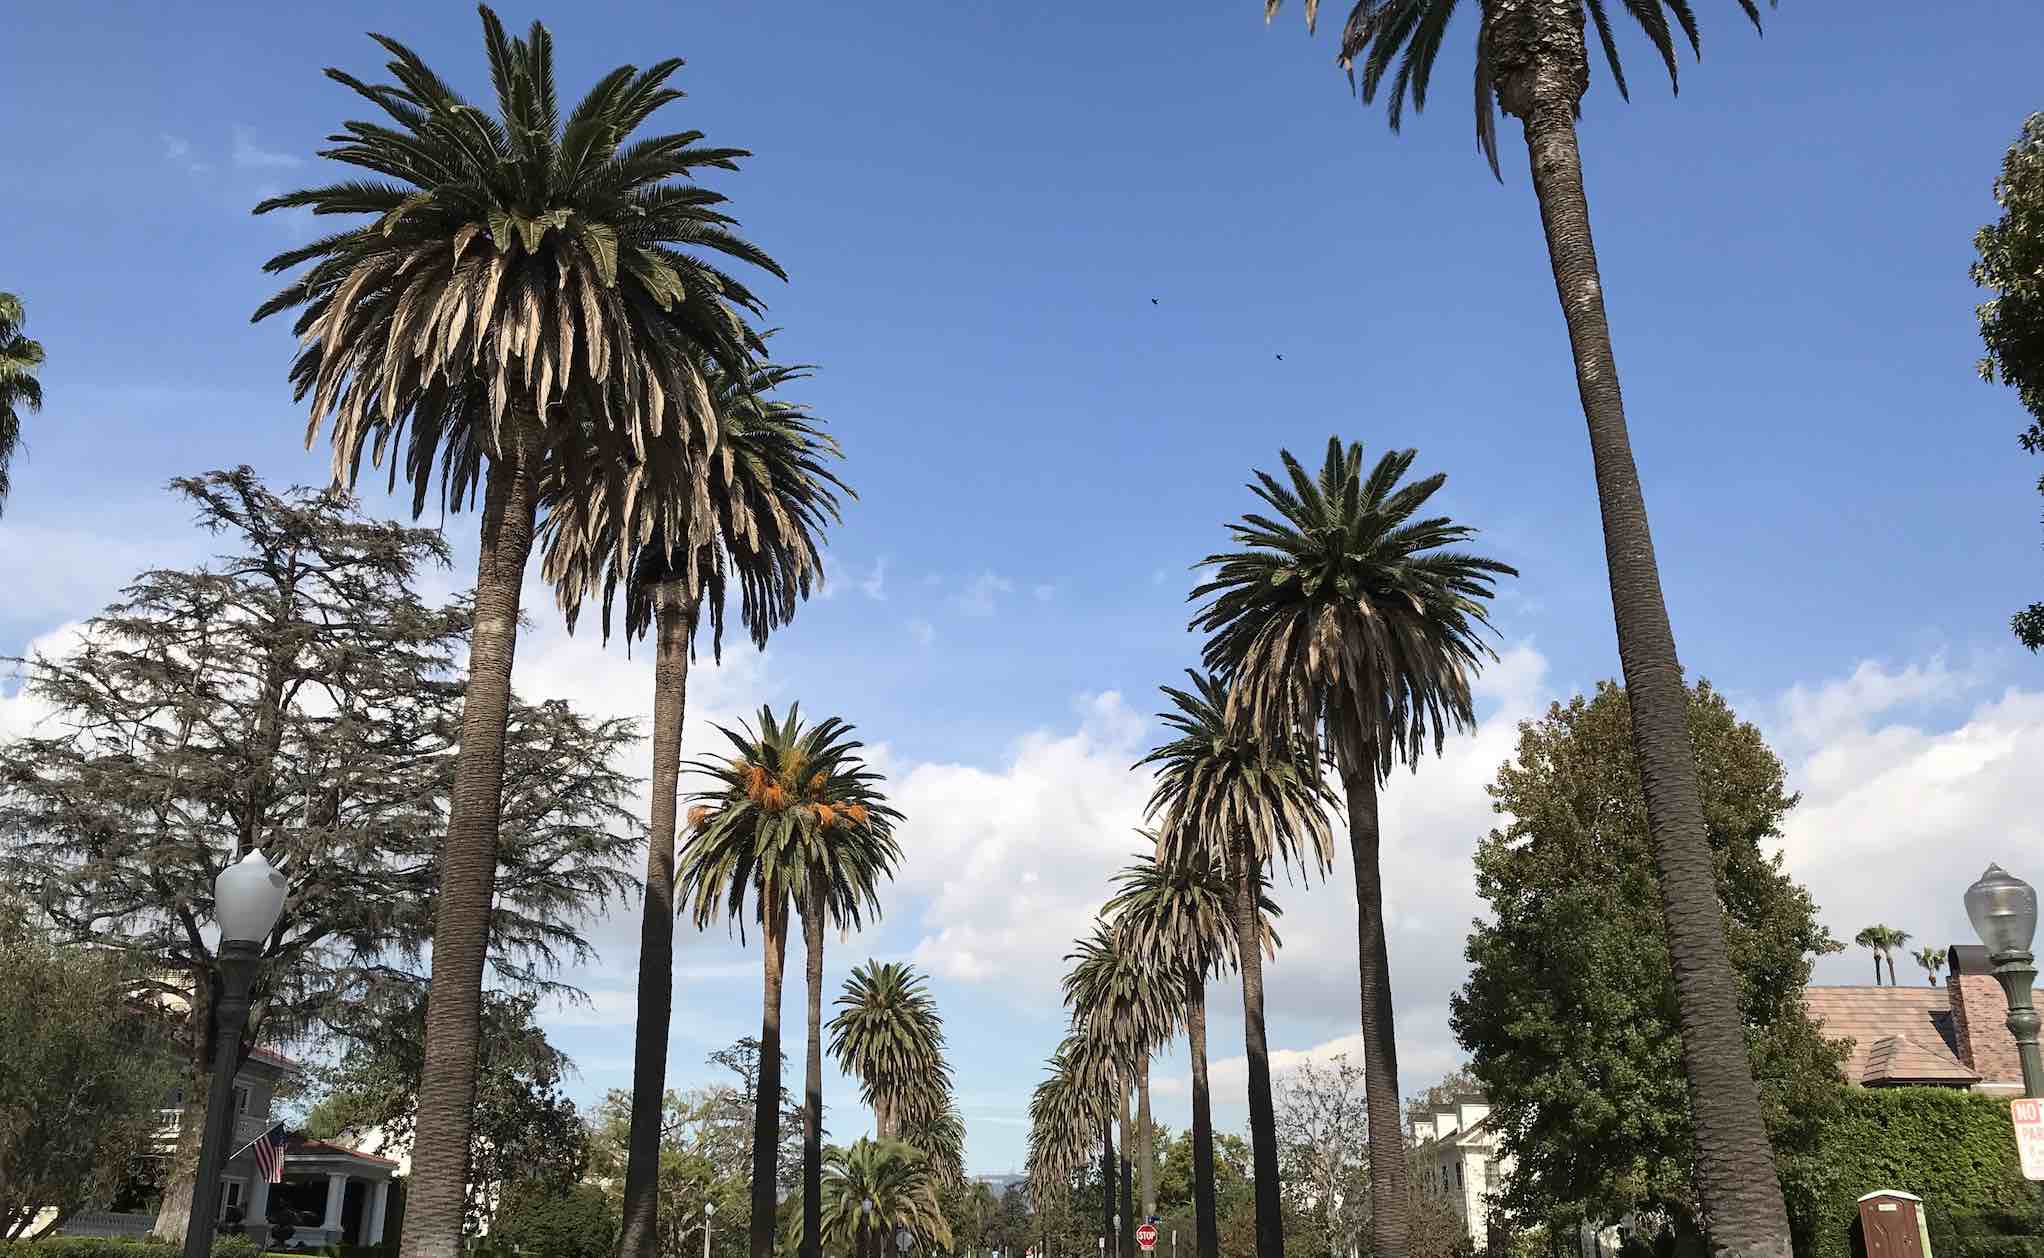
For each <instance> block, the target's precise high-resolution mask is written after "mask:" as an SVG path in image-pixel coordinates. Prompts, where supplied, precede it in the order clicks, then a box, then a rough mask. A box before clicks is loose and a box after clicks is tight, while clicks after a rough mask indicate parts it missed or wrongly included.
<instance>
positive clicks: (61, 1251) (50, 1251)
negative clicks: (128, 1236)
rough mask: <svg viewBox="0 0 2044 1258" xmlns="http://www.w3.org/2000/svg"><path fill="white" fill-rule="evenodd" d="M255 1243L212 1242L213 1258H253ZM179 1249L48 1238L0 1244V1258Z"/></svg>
mask: <svg viewBox="0 0 2044 1258" xmlns="http://www.w3.org/2000/svg"><path fill="white" fill-rule="evenodd" d="M256 1252H257V1251H256V1245H255V1242H254V1241H252V1240H249V1239H248V1238H247V1237H243V1236H222V1237H218V1238H216V1239H215V1240H214V1241H213V1258H256ZM182 1253H183V1250H182V1249H181V1248H179V1247H178V1246H176V1245H172V1244H169V1243H168V1242H166V1241H136V1240H120V1239H116V1238H114V1237H108V1236H52V1237H48V1238H46V1239H44V1240H39V1241H0V1258H179V1256H180V1255H181V1254H182Z"/></svg>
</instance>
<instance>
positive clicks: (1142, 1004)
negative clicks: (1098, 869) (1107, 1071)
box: [1063, 921, 1185, 1070]
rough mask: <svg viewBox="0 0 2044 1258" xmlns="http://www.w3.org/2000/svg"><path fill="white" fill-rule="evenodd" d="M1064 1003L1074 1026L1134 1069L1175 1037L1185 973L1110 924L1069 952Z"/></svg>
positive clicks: (1095, 928) (1097, 927)
mask: <svg viewBox="0 0 2044 1258" xmlns="http://www.w3.org/2000/svg"><path fill="white" fill-rule="evenodd" d="M1065 960H1066V961H1069V962H1071V963H1072V968H1071V970H1070V971H1069V972H1068V973H1066V975H1065V977H1064V982H1063V987H1064V994H1065V1004H1066V1005H1067V1006H1069V1007H1070V1008H1071V1010H1072V1024H1073V1025H1074V1026H1075V1027H1077V1028H1079V1029H1080V1030H1082V1031H1084V1032H1085V1033H1086V1034H1087V1035H1090V1036H1094V1037H1096V1038H1098V1039H1099V1040H1100V1041H1101V1042H1102V1043H1103V1044H1105V1045H1107V1046H1108V1047H1109V1048H1110V1050H1112V1051H1116V1052H1118V1053H1120V1054H1121V1055H1122V1056H1123V1057H1124V1059H1125V1060H1127V1061H1128V1062H1129V1063H1130V1068H1131V1070H1137V1069H1140V1067H1139V1066H1138V1065H1137V1064H1136V1063H1138V1062H1140V1061H1141V1060H1142V1059H1143V1058H1144V1057H1146V1056H1147V1055H1148V1054H1149V1053H1150V1052H1151V1051H1152V1050H1154V1049H1155V1048H1157V1047H1158V1046H1159V1045H1161V1044H1163V1043H1164V1041H1166V1040H1168V1039H1170V1038H1171V1035H1172V1033H1173V1032H1175V1031H1176V1030H1177V1028H1178V1022H1179V1019H1180V1018H1181V1017H1182V1016H1183V1014H1184V1011H1185V1010H1184V1006H1185V983H1184V978H1183V972H1182V971H1178V970H1177V969H1176V967H1173V966H1170V965H1169V964H1168V963H1167V961H1168V958H1167V957H1166V956H1165V955H1164V954H1162V953H1159V952H1155V951H1152V950H1150V949H1146V948H1139V947H1136V946H1135V945H1134V942H1133V940H1132V938H1131V937H1130V936H1129V935H1128V934H1126V933H1124V932H1123V931H1121V930H1120V929H1118V928H1117V927H1116V926H1114V925H1111V924H1109V923H1108V922H1106V921H1100V922H1095V923H1094V925H1093V933H1092V934H1091V935H1088V936H1087V937H1086V938H1084V939H1081V940H1079V941H1078V943H1077V944H1076V945H1075V948H1074V951H1072V952H1070V953H1068V954H1066V956H1065Z"/></svg>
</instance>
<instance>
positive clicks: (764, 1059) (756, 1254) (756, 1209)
mask: <svg viewBox="0 0 2044 1258" xmlns="http://www.w3.org/2000/svg"><path fill="white" fill-rule="evenodd" d="M760 925H761V929H760V940H761V944H762V947H761V949H760V950H761V952H762V954H763V955H764V957H765V964H764V967H763V968H764V969H765V971H766V997H765V1002H764V1004H765V1007H764V1009H763V1010H762V1011H761V1013H760V1020H759V1093H758V1095H757V1096H755V1097H754V1098H753V1106H752V1228H751V1232H750V1239H751V1242H752V1246H751V1253H752V1258H773V1255H774V1223H775V1222H776V1220H775V1217H774V1216H775V1207H776V1206H777V1205H779V1204H780V1193H779V1191H778V1190H779V1186H780V1185H779V1180H780V1160H779V1158H778V1156H777V1155H778V1154H779V1152H780V1148H781V971H782V967H783V965H784V963H785V960H786V953H787V948H788V909H787V906H786V905H780V904H769V905H768V906H767V910H766V920H765V921H764V922H762V923H761V924H760Z"/></svg>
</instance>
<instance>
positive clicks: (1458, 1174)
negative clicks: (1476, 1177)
mask: <svg viewBox="0 0 2044 1258" xmlns="http://www.w3.org/2000/svg"><path fill="white" fill-rule="evenodd" d="M1461 1186H1462V1164H1461V1163H1460V1162H1457V1163H1455V1187H1457V1188H1460V1187H1461Z"/></svg>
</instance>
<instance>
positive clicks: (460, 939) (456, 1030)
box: [402, 415, 539, 1258]
mask: <svg viewBox="0 0 2044 1258" xmlns="http://www.w3.org/2000/svg"><path fill="white" fill-rule="evenodd" d="M538 426H539V425H538V419H537V417H536V416H532V415H523V416H520V417H518V421H517V422H516V423H515V424H514V434H515V435H514V436H513V441H514V442H515V445H514V447H513V448H512V449H510V450H506V451H501V452H499V453H498V454H497V455H495V456H493V457H491V459H490V469H489V475H488V481H487V484H486V485H485V487H484V491H483V513H482V517H483V518H482V552H481V554H480V555H479V556H478V558H477V562H476V587H475V620H474V626H473V628H472V629H471V630H470V633H469V654H468V687H467V691H466V693H465V695H464V697H463V703H462V712H461V752H460V754H459V756H458V757H457V759H456V760H455V765H454V794H453V798H452V799H451V800H450V802H449V806H448V816H447V841H446V843H445V845H444V847H443V854H442V862H441V867H440V888H439V894H438V896H437V897H436V899H435V902H434V908H433V972H432V979H431V992H432V995H431V997H430V998H429V999H428V1000H427V1002H426V1044H425V1060H424V1063H423V1067H422V1069H421V1071H420V1074H419V1101H418V1116H417V1119H416V1126H415V1127H414V1135H413V1139H412V1182H411V1186H410V1189H409V1191H408V1192H407V1193H406V1196H405V1227H404V1239H403V1250H402V1253H403V1258H456V1255H458V1254H460V1253H461V1248H462V1245H461V1236H462V1222H463V1216H464V1214H465V1207H466V1204H467V1195H468V1167H469V1139H470V1135H471V1132H472V1131H473V1128H474V1122H475V1090H476V1049H477V1042H478V1040H479V1038H480V1034H481V1025H482V1023H481V1019H482V998H483V962H484V959H485V957H486V956H487V954H488V951H489V935H490V905H491V901H492V900H494V899H495V897H496V889H497V823H498V820H499V818H500V816H501V814H502V812H503V806H504V726H505V724H506V722H507V721H508V720H509V719H510V714H511V662H512V657H513V655H514V654H515V652H516V651H517V647H518V599H519V595H520V594H521V592H522V590H523V587H524V583H525V561H526V558H527V557H528V556H529V555H530V554H531V552H532V522H533V514H534V511H535V505H536V498H537V495H536V492H535V491H536V490H537V488H538V471H539V454H538V444H539V441H538Z"/></svg>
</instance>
